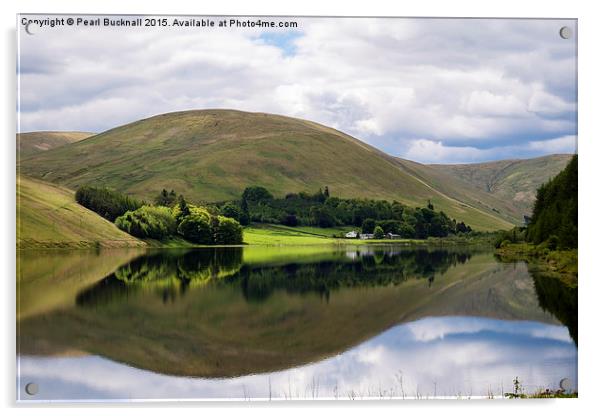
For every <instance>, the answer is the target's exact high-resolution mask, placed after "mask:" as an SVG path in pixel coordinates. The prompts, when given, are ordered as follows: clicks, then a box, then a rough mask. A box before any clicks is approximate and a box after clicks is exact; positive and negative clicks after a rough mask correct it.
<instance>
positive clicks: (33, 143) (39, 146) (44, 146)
mask: <svg viewBox="0 0 602 416" xmlns="http://www.w3.org/2000/svg"><path fill="white" fill-rule="evenodd" d="M93 134H94V133H88V132H83V131H34V132H30V133H17V159H19V158H26V157H29V156H31V155H35V154H36V153H39V152H45V151H47V150H50V149H54V148H55V147H60V146H64V145H66V144H69V143H75V142H78V141H80V140H83V139H85V138H87V137H90V136H92V135H93Z"/></svg>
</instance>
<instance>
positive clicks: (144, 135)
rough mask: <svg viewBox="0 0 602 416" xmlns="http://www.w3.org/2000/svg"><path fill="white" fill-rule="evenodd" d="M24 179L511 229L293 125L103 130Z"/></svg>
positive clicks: (312, 128) (380, 156)
mask: <svg viewBox="0 0 602 416" xmlns="http://www.w3.org/2000/svg"><path fill="white" fill-rule="evenodd" d="M21 167H22V170H23V172H25V173H27V174H28V175H32V176H35V177H37V178H41V179H44V180H46V181H51V182H54V183H58V184H61V185H63V186H67V187H69V188H71V189H75V188H77V187H78V186H80V185H83V184H96V185H107V186H110V187H113V188H115V189H119V190H121V191H124V192H127V193H129V194H131V195H135V196H138V197H142V198H145V199H147V200H151V199H152V198H153V197H154V196H155V195H156V194H157V193H158V192H159V191H160V190H161V189H163V188H167V189H175V190H176V191H177V192H181V193H184V194H185V195H186V196H187V197H188V199H189V200H192V201H195V202H202V201H218V200H229V199H234V198H238V197H239V196H240V194H241V192H242V190H243V189H244V188H245V187H247V186H250V185H261V186H265V187H266V188H268V189H269V190H270V191H271V192H273V193H274V194H275V195H277V196H284V195H285V194H286V193H289V192H299V191H310V192H315V191H317V190H318V189H319V188H320V187H324V186H328V187H329V189H330V192H331V195H336V196H340V197H366V198H377V199H387V200H398V201H400V202H404V203H406V204H409V205H413V206H424V205H426V201H427V200H428V199H431V200H432V201H433V202H434V203H435V205H436V209H440V210H444V211H445V212H447V213H448V214H449V215H451V216H452V217H454V218H457V219H458V220H462V221H465V222H467V223H469V224H470V225H472V226H473V227H474V228H477V229H483V230H493V229H500V228H509V227H510V226H511V224H510V223H509V222H508V221H506V220H504V218H503V217H504V216H503V215H498V214H497V213H496V212H493V211H491V210H487V209H481V208H479V207H478V206H476V205H475V204H473V203H471V202H469V201H466V202H464V201H461V200H459V198H456V197H454V198H450V197H449V196H447V194H446V192H447V191H446V190H445V189H437V190H436V189H433V187H431V186H429V185H428V184H426V183H425V182H424V181H423V180H421V179H419V178H416V177H415V176H413V175H412V174H411V173H409V172H407V171H406V170H404V169H400V166H399V165H398V163H396V161H395V160H394V159H393V158H391V157H389V156H387V155H385V154H384V153H382V152H380V151H379V150H377V149H375V148H373V147H371V146H369V145H367V144H365V143H363V142H361V141H359V140H357V139H355V138H353V137H351V136H348V135H346V134H343V133H341V132H339V131H337V130H334V129H331V128H328V127H325V126H322V125H319V124H316V123H313V122H309V121H304V120H300V119H294V118H290V117H283V116H277V115H272V114H264V113H246V112H241V111H233V110H203V111H186V112H179V113H170V114H164V115H159V116H155V117H151V118H148V119H144V120H140V121H137V122H134V123H131V124H127V125H124V126H121V127H117V128H115V129H112V130H108V131H106V132H104V133H101V134H98V135H96V136H93V137H90V138H88V139H86V140H84V141H81V142H78V143H73V144H71V145H68V146H63V147H61V148H57V149H54V150H50V151H48V152H44V153H41V154H38V155H36V156H34V157H32V158H29V159H26V160H24V161H23V162H22V164H21Z"/></svg>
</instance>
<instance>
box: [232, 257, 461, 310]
mask: <svg viewBox="0 0 602 416" xmlns="http://www.w3.org/2000/svg"><path fill="white" fill-rule="evenodd" d="M352 258H356V259H358V260H357V261H352V262H350V261H347V262H341V261H334V260H332V261H322V262H318V263H310V264H289V265H286V266H283V267H273V266H255V267H250V266H243V268H242V269H241V270H240V272H239V273H237V274H236V275H233V276H231V277H229V278H228V279H227V281H228V282H230V283H232V282H240V285H241V288H242V291H243V294H244V296H245V298H246V299H248V300H255V301H260V300H263V299H265V298H267V297H268V296H269V295H270V294H271V293H272V292H273V291H274V290H277V289H283V290H286V291H287V292H289V293H307V292H315V293H318V294H320V295H321V296H324V297H325V298H326V300H328V298H329V296H330V291H331V290H334V289H337V288H340V287H357V286H387V285H398V284H400V283H402V282H404V281H406V280H408V279H410V278H416V279H421V278H424V279H427V281H428V282H429V286H430V285H431V284H432V282H433V280H434V278H435V274H436V273H441V274H443V273H445V272H446V271H447V270H448V269H449V268H450V267H451V266H454V265H456V264H458V263H460V264H463V263H465V262H466V261H467V260H468V259H470V254H469V253H454V252H449V251H446V250H434V251H429V250H426V249H422V250H411V251H410V250H408V251H390V252H387V251H375V252H373V253H361V255H358V256H352Z"/></svg>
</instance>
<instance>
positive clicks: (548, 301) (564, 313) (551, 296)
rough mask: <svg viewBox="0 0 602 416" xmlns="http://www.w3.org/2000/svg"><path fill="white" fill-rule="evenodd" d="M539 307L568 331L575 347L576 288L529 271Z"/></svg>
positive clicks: (551, 277)
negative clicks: (551, 315) (550, 314)
mask: <svg viewBox="0 0 602 416" xmlns="http://www.w3.org/2000/svg"><path fill="white" fill-rule="evenodd" d="M531 275H532V277H533V282H534V283H535V292H536V293H537V300H538V301H539V306H541V308H542V309H543V310H545V311H548V312H550V313H552V314H553V315H554V316H555V317H556V319H558V320H559V321H560V322H562V324H564V325H565V326H566V327H567V328H568V329H569V334H570V335H571V338H572V339H573V341H575V345H577V287H571V286H569V285H567V284H566V283H564V282H563V281H562V280H560V279H559V278H557V277H553V276H547V275H546V274H545V273H542V272H540V271H533V270H531Z"/></svg>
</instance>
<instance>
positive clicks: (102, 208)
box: [75, 186, 144, 222]
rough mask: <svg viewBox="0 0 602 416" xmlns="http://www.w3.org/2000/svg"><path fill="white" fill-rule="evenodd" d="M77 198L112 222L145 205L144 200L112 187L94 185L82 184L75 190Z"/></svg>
mask: <svg viewBox="0 0 602 416" xmlns="http://www.w3.org/2000/svg"><path fill="white" fill-rule="evenodd" d="M75 200H76V201H77V203H78V204H80V205H82V206H84V207H86V208H88V209H89V210H91V211H94V212H96V213H97V214H98V215H100V216H101V217H104V218H106V219H107V220H109V221H111V222H114V221H115V219H116V218H117V217H119V216H121V215H123V214H125V213H126V212H127V211H134V210H136V209H138V208H140V207H141V206H143V205H144V202H141V201H138V200H136V199H134V198H131V197H129V196H127V195H123V194H121V193H119V192H116V191H113V190H111V189H108V188H97V187H93V186H80V187H79V188H78V189H77V191H76V192H75Z"/></svg>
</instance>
